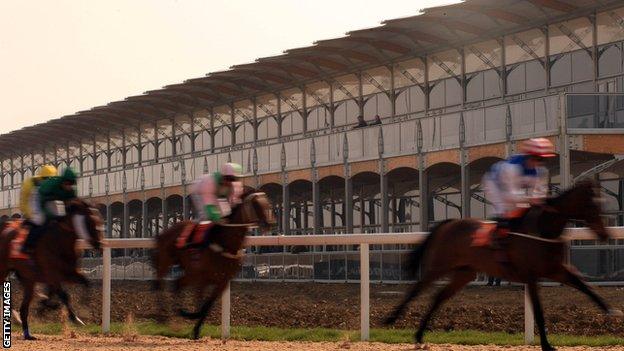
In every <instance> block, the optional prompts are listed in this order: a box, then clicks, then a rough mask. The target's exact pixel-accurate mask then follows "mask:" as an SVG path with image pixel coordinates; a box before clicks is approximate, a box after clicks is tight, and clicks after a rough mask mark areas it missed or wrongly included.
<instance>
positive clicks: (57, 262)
mask: <svg viewBox="0 0 624 351" xmlns="http://www.w3.org/2000/svg"><path fill="white" fill-rule="evenodd" d="M66 208H67V215H66V216H64V217H61V218H59V219H57V220H52V221H51V222H50V223H49V224H48V226H47V228H46V231H45V233H43V234H42V235H41V237H40V238H39V240H38V241H37V244H36V246H35V247H34V251H33V253H32V255H31V259H28V258H13V257H11V255H10V251H11V246H12V243H11V241H12V240H13V239H14V238H15V236H16V235H18V230H4V228H7V226H8V225H9V223H8V222H7V223H5V224H4V228H2V229H3V230H2V231H0V281H4V279H5V278H6V277H7V276H8V274H9V273H10V272H15V273H16V276H17V279H18V280H19V282H20V283H21V285H22V286H23V287H24V294H23V298H22V303H21V306H20V310H19V316H18V315H16V318H17V320H18V322H19V323H21V325H22V331H23V334H24V339H25V340H36V338H35V337H34V336H32V335H31V334H30V329H29V326H28V312H29V307H30V303H31V301H32V298H33V294H34V289H35V284H36V283H43V284H45V285H46V287H47V288H48V292H49V296H48V298H47V299H46V300H45V301H44V302H43V303H42V305H43V306H44V307H48V308H54V307H56V306H53V305H52V303H51V302H50V301H51V300H52V296H54V295H56V296H58V297H59V299H60V300H61V302H62V303H63V304H64V305H65V308H66V309H67V312H68V316H69V318H70V320H71V321H72V322H74V323H76V324H84V323H82V321H81V320H80V318H78V316H76V314H75V312H74V311H73V309H72V307H71V305H70V301H69V295H68V294H67V292H66V291H65V290H64V289H63V288H62V285H61V284H62V283H66V282H68V283H78V284H81V285H83V286H85V287H89V285H90V284H89V281H88V280H87V278H86V277H85V276H84V275H82V274H81V273H80V272H79V271H78V254H77V251H76V242H77V240H78V239H79V238H82V239H84V240H85V241H87V242H88V243H89V244H90V245H91V246H92V247H93V248H94V249H96V250H98V249H99V248H100V246H101V240H102V236H103V232H104V225H103V223H104V222H103V220H102V217H101V215H100V212H99V211H98V210H97V209H96V208H94V207H92V206H91V205H89V203H87V202H86V201H84V200H80V199H74V200H70V201H68V202H67V203H66ZM14 313H15V312H14Z"/></svg>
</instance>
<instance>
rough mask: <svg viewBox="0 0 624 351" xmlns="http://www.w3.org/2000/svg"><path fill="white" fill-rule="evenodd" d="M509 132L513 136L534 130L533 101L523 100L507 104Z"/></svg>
mask: <svg viewBox="0 0 624 351" xmlns="http://www.w3.org/2000/svg"><path fill="white" fill-rule="evenodd" d="M509 112H510V113H511V133H512V134H513V135H514V136H518V135H523V134H530V133H533V132H535V101H534V100H531V101H523V102H519V103H515V104H510V105H509Z"/></svg>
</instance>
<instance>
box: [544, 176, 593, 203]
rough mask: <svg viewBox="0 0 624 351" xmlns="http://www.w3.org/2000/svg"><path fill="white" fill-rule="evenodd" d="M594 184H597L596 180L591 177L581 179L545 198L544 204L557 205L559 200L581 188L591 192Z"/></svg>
mask: <svg viewBox="0 0 624 351" xmlns="http://www.w3.org/2000/svg"><path fill="white" fill-rule="evenodd" d="M596 186H597V184H596V182H595V181H593V180H592V179H583V180H581V181H579V182H577V183H575V184H574V185H573V186H571V187H570V188H568V189H566V190H565V191H564V192H563V193H561V194H559V195H557V196H553V197H549V198H548V199H546V204H548V205H549V206H554V205H558V204H559V203H560V202H561V201H563V200H565V199H567V198H568V197H569V196H570V194H571V193H572V192H576V191H579V190H581V189H586V190H587V191H589V192H593V191H594V188H596Z"/></svg>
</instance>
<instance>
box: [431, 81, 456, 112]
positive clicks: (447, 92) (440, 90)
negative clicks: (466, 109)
mask: <svg viewBox="0 0 624 351" xmlns="http://www.w3.org/2000/svg"><path fill="white" fill-rule="evenodd" d="M461 96H462V89H461V86H460V84H459V82H458V81H457V79H455V78H447V79H444V80H442V81H438V82H436V84H435V86H434V87H433V89H432V90H431V95H430V96H429V99H430V106H431V108H440V107H445V106H453V105H458V104H461Z"/></svg>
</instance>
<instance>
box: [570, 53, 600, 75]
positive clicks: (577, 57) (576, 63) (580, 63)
mask: <svg viewBox="0 0 624 351" xmlns="http://www.w3.org/2000/svg"><path fill="white" fill-rule="evenodd" d="M571 56H572V57H571V60H572V81H573V82H580V81H584V80H590V79H593V77H594V61H593V60H592V58H591V56H589V54H588V53H587V51H585V50H577V51H574V52H572V55H571Z"/></svg>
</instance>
